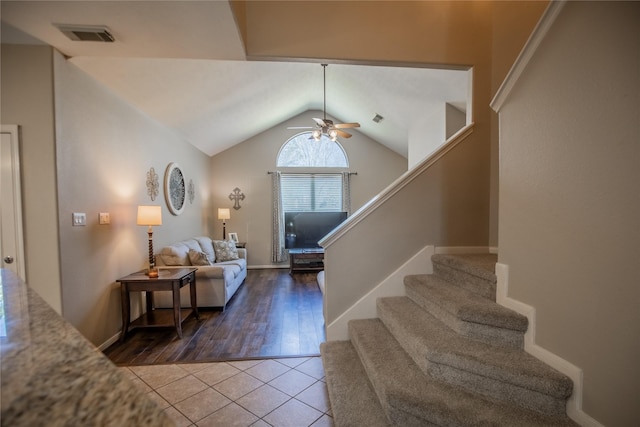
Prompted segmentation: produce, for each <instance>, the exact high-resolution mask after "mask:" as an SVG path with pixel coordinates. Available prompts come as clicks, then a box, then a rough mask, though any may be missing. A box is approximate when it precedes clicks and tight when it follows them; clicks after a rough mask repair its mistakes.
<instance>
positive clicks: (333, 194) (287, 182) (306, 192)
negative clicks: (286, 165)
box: [281, 174, 342, 212]
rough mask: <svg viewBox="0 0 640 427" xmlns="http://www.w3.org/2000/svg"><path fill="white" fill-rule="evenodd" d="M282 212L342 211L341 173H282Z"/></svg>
mask: <svg viewBox="0 0 640 427" xmlns="http://www.w3.org/2000/svg"><path fill="white" fill-rule="evenodd" d="M281 195H282V211H283V212H314V211H315V212H339V211H342V174H282V175H281Z"/></svg>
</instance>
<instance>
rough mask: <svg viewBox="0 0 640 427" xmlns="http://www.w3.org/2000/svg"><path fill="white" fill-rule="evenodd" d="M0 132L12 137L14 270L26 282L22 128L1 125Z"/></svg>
mask: <svg viewBox="0 0 640 427" xmlns="http://www.w3.org/2000/svg"><path fill="white" fill-rule="evenodd" d="M0 133H2V134H9V138H10V139H11V158H10V160H9V161H10V164H11V175H12V178H13V198H12V200H11V202H12V207H11V208H12V211H13V218H11V219H10V222H12V225H11V228H12V230H13V233H12V235H11V236H10V238H13V240H14V241H13V244H14V247H15V255H14V259H15V261H14V262H15V264H14V265H15V270H14V271H15V273H16V274H17V275H18V276H19V277H20V278H21V279H22V280H23V281H25V282H26V279H27V276H26V268H25V258H24V229H23V228H22V185H21V179H20V177H21V174H20V128H19V126H18V125H0ZM6 220H7V218H2V222H4V221H6ZM1 248H2V242H0V249H1ZM3 258H4V255H3ZM0 263H1V265H2V266H3V268H6V266H5V265H4V260H3V259H0ZM12 270H13V268H12Z"/></svg>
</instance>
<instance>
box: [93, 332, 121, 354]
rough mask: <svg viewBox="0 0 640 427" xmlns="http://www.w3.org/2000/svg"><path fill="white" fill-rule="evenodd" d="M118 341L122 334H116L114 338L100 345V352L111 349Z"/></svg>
mask: <svg viewBox="0 0 640 427" xmlns="http://www.w3.org/2000/svg"><path fill="white" fill-rule="evenodd" d="M118 339H120V332H118V333H117V334H115V335H114V336H112V337H111V338H109V339H108V340H106V341H105V342H103V343H102V344H100V346H98V350H100V351H105V350H106V349H107V348H109V346H111V344H113V343H115V342H116V341H118Z"/></svg>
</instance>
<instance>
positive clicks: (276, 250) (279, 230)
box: [271, 172, 288, 263]
mask: <svg viewBox="0 0 640 427" xmlns="http://www.w3.org/2000/svg"><path fill="white" fill-rule="evenodd" d="M280 175H281V174H280V172H273V173H272V174H271V200H272V202H271V203H272V207H273V208H272V218H271V220H272V221H271V223H272V239H271V241H272V245H271V261H272V262H274V263H281V262H285V261H287V260H288V257H287V251H286V250H285V249H284V218H283V213H282V197H281V187H280Z"/></svg>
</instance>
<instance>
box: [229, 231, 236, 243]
mask: <svg viewBox="0 0 640 427" xmlns="http://www.w3.org/2000/svg"><path fill="white" fill-rule="evenodd" d="M229 240H231V241H232V242H233V243H238V233H229Z"/></svg>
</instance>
